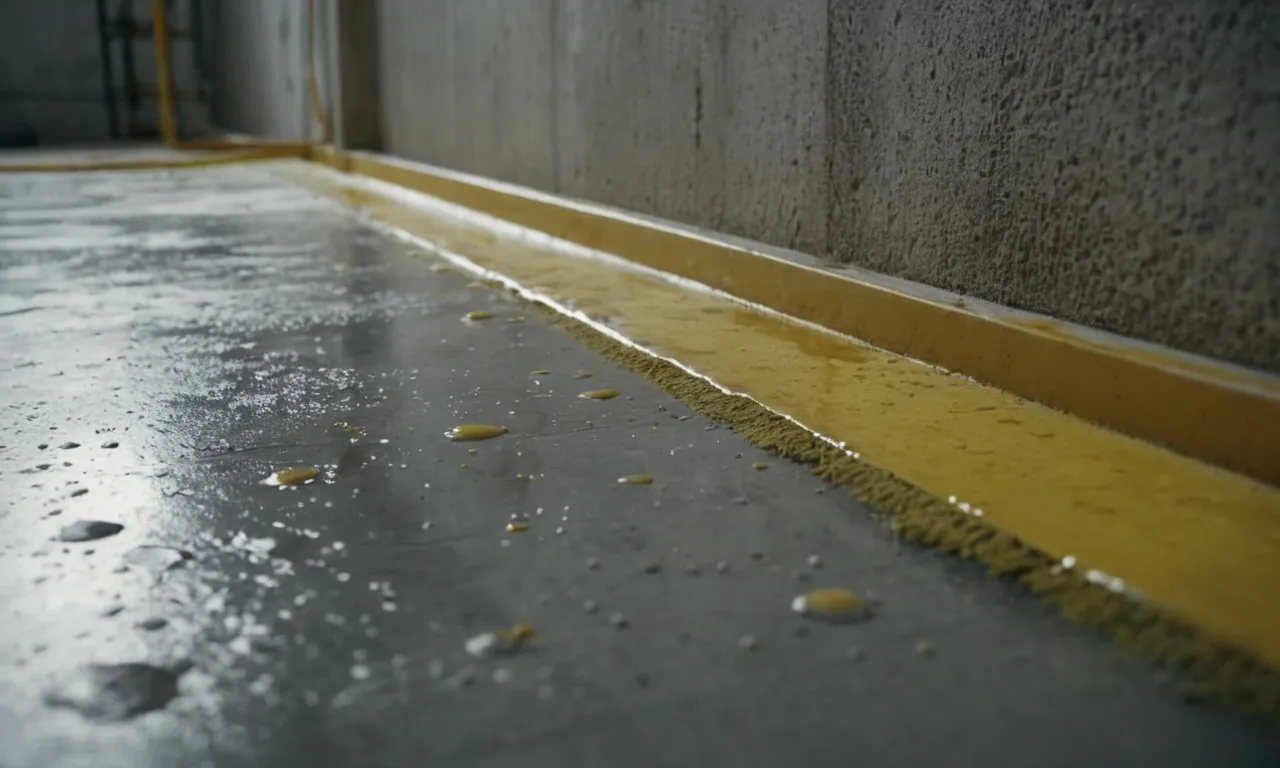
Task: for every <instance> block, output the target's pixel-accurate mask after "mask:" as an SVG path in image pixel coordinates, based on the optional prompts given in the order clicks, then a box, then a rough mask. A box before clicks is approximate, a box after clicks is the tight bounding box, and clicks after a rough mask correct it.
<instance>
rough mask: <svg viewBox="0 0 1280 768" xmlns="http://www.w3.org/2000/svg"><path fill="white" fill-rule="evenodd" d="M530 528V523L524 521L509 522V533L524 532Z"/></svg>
mask: <svg viewBox="0 0 1280 768" xmlns="http://www.w3.org/2000/svg"><path fill="white" fill-rule="evenodd" d="M527 530H529V524H528V523H524V522H511V523H507V533H524V532H525V531H527Z"/></svg>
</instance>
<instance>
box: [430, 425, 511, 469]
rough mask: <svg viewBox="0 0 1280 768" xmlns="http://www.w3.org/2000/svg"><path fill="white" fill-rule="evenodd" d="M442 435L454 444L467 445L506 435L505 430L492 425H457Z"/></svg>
mask: <svg viewBox="0 0 1280 768" xmlns="http://www.w3.org/2000/svg"><path fill="white" fill-rule="evenodd" d="M444 434H445V437H447V438H449V439H450V440H452V441H454V442H455V443H467V442H471V441H474V440H492V439H493V438H495V437H501V436H503V435H505V434H507V428H506V427H499V426H496V425H494V424H459V425H458V426H456V427H454V428H453V429H451V430H449V431H448V432H445V433H444ZM463 466H466V465H463Z"/></svg>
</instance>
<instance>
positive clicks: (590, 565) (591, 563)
mask: <svg viewBox="0 0 1280 768" xmlns="http://www.w3.org/2000/svg"><path fill="white" fill-rule="evenodd" d="M587 570H591V571H597V570H600V561H599V560H597V559H595V558H594V557H588V558H587Z"/></svg>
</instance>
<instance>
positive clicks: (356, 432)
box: [333, 421, 364, 435]
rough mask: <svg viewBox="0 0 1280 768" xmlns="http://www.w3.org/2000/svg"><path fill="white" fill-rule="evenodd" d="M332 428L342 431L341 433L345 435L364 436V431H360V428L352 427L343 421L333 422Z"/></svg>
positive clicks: (352, 425)
mask: <svg viewBox="0 0 1280 768" xmlns="http://www.w3.org/2000/svg"><path fill="white" fill-rule="evenodd" d="M333 426H334V428H335V429H340V430H342V431H343V432H346V433H347V434H351V435H362V434H364V430H363V429H361V428H360V427H357V426H356V425H354V424H350V423H348V422H345V421H335V422H334V423H333Z"/></svg>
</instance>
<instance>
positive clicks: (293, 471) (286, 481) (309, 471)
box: [268, 467, 320, 485]
mask: <svg viewBox="0 0 1280 768" xmlns="http://www.w3.org/2000/svg"><path fill="white" fill-rule="evenodd" d="M319 476H320V470H318V469H316V468H315V467H288V468H286V469H280V470H276V473H275V474H274V475H272V476H271V477H270V478H268V483H269V484H271V485H302V484H303V483H309V482H311V481H312V480H315V479H316V478H317V477H319ZM272 480H274V481H275V482H271V481H272Z"/></svg>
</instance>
